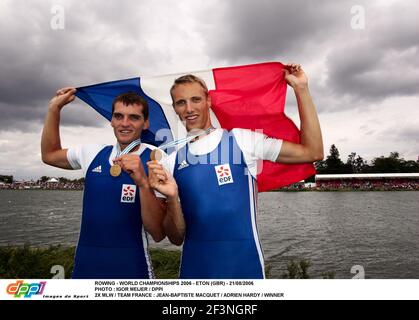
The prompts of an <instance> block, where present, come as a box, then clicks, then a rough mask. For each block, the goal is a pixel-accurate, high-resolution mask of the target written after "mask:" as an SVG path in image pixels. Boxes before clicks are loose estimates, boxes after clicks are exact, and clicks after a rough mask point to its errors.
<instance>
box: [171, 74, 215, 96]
mask: <svg viewBox="0 0 419 320" xmlns="http://www.w3.org/2000/svg"><path fill="white" fill-rule="evenodd" d="M195 82H196V83H198V84H199V85H200V86H201V87H202V88H203V89H204V92H205V95H208V88H207V85H206V84H205V81H204V80H202V79H201V78H199V77H197V76H194V75H193V74H186V75H184V76H181V77H179V78H177V79H175V81H174V82H173V85H172V87H171V88H170V96H171V97H172V100H173V94H172V93H173V90H175V88H176V87H177V86H178V85H180V84H185V83H195Z"/></svg>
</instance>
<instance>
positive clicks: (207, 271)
mask: <svg viewBox="0 0 419 320" xmlns="http://www.w3.org/2000/svg"><path fill="white" fill-rule="evenodd" d="M233 154H235V155H236V157H233ZM237 155H238V157H237ZM235 158H236V159H235ZM237 160H238V161H237ZM174 177H175V179H176V181H177V184H178V188H179V197H180V201H181V205H182V210H183V214H184V217H185V223H186V234H185V242H184V245H183V253H182V261H181V268H180V278H183V279H194V278H195V279H260V278H264V261H263V254H262V250H261V247H260V243H259V238H258V233H257V228H256V187H255V185H256V181H255V179H254V178H253V177H252V176H251V175H250V174H249V172H248V168H247V165H246V163H245V161H244V157H243V153H242V151H241V150H240V149H239V147H238V145H237V142H236V140H235V138H234V135H233V134H231V133H229V132H227V131H224V132H223V136H222V139H221V141H220V143H219V144H218V146H217V147H216V148H215V149H214V150H213V151H211V152H210V153H207V154H204V155H194V154H192V153H191V152H190V151H189V146H188V144H187V145H186V146H184V147H183V148H181V149H180V150H179V151H178V153H177V155H176V162H175V168H174Z"/></svg>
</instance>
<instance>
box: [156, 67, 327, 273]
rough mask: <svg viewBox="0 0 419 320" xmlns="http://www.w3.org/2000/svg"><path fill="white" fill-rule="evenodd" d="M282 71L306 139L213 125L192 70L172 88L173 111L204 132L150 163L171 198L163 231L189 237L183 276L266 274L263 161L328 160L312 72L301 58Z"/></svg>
mask: <svg viewBox="0 0 419 320" xmlns="http://www.w3.org/2000/svg"><path fill="white" fill-rule="evenodd" d="M284 73H285V79H286V81H287V83H288V85H290V86H291V87H292V88H293V89H294V92H295V95H296V98H297V104H298V110H299V116H300V120H301V128H300V134H301V137H300V138H301V140H300V141H301V143H300V144H296V143H292V142H288V141H282V140H279V139H273V138H269V137H267V136H265V135H263V134H261V133H257V132H253V131H250V130H245V129H233V130H231V131H230V132H228V131H226V130H223V129H215V128H213V127H212V124H211V120H210V112H209V111H210V107H211V97H210V96H209V94H208V89H207V87H206V84H205V83H204V81H203V80H201V79H199V78H197V77H195V76H193V75H186V76H183V77H180V78H178V79H176V80H175V82H174V84H173V86H172V88H171V91H170V93H171V96H172V100H173V107H174V110H175V112H176V113H177V115H178V116H179V118H180V120H181V121H183V122H184V124H185V126H186V129H187V131H188V133H190V134H194V133H195V132H196V131H197V130H198V131H201V135H199V136H197V137H196V138H195V139H194V140H192V141H190V142H189V143H187V144H186V145H185V146H184V147H183V148H181V149H179V150H178V151H177V152H174V153H172V154H171V155H169V156H168V157H167V158H165V159H163V160H162V161H161V164H159V163H157V162H156V161H151V162H149V163H148V167H149V172H150V175H149V180H150V185H151V186H152V187H153V188H155V189H156V190H157V191H159V192H160V193H162V194H163V195H165V196H166V197H167V204H168V206H167V216H166V218H165V220H164V227H165V232H166V234H167V235H168V237H169V239H170V240H171V241H172V242H173V243H175V244H177V245H180V244H182V243H184V245H183V253H182V262H181V269H180V278H224V279H226V278H242V279H245V278H252V279H259V278H264V277H265V273H264V261H263V254H262V249H261V246H260V242H259V238H258V232H257V227H256V211H257V208H256V197H257V189H256V175H257V172H258V169H257V166H258V160H262V159H263V160H269V161H272V162H278V163H289V164H291V163H310V162H314V161H319V160H321V159H323V142H322V135H321V130H320V124H319V120H318V117H317V113H316V109H315V106H314V104H313V101H312V99H311V96H310V92H309V89H308V80H307V77H306V75H305V73H304V71H303V70H302V68H301V66H300V65H297V64H289V65H285V67H284ZM202 133H204V134H202ZM178 198H179V199H180V204H179V202H178ZM182 211H183V214H182Z"/></svg>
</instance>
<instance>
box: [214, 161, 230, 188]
mask: <svg viewBox="0 0 419 320" xmlns="http://www.w3.org/2000/svg"><path fill="white" fill-rule="evenodd" d="M214 168H215V173H216V174H217V180H218V185H219V186H222V185H223V184H227V183H233V182H234V181H233V175H232V174H231V169H230V165H229V164H228V163H226V164H221V165H219V166H215V167H214Z"/></svg>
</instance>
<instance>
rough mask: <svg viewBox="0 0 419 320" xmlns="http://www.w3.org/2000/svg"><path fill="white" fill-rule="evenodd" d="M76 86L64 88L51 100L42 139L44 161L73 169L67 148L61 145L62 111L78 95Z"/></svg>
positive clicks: (55, 165)
mask: <svg viewBox="0 0 419 320" xmlns="http://www.w3.org/2000/svg"><path fill="white" fill-rule="evenodd" d="M75 93H76V89H75V88H71V87H68V88H62V89H60V90H58V91H57V94H56V95H55V96H54V97H53V98H52V99H51V100H50V102H49V106H48V112H47V115H46V117H45V123H44V129H43V131H42V139H41V154H42V161H43V162H44V163H46V164H49V165H51V166H54V167H58V168H63V169H72V167H71V165H70V163H69V162H68V160H67V149H63V148H62V147H61V138H60V113H61V109H62V108H63V107H64V106H65V105H66V104H68V103H70V102H72V101H73V100H74V99H75V98H76V96H75V95H74V94H75Z"/></svg>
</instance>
